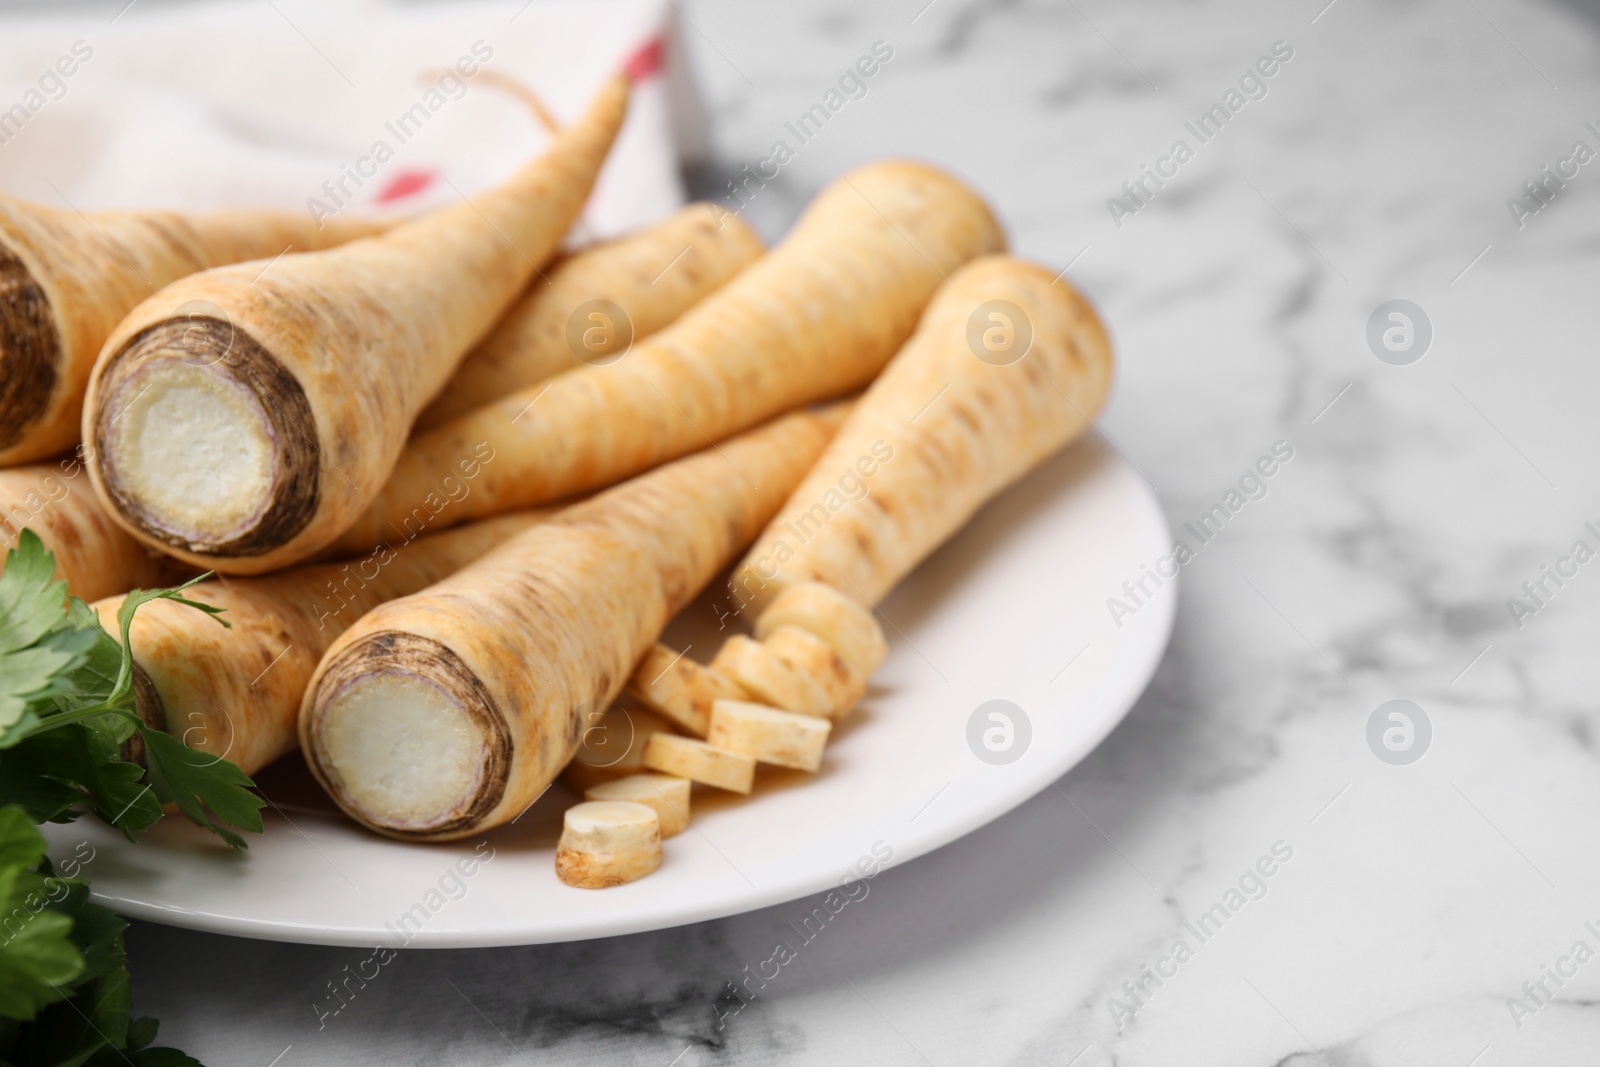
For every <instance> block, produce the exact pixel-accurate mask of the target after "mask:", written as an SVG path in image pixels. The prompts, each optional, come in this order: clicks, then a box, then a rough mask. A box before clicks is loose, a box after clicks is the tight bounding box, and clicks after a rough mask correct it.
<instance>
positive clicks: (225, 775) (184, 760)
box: [139, 724, 267, 848]
mask: <svg viewBox="0 0 1600 1067" xmlns="http://www.w3.org/2000/svg"><path fill="white" fill-rule="evenodd" d="M139 736H140V737H141V738H143V739H144V759H145V766H146V767H148V768H149V771H150V785H151V787H152V788H154V789H155V792H156V796H157V797H159V798H160V799H161V802H162V803H163V804H176V805H178V810H179V811H181V812H183V813H184V814H185V815H187V816H188V817H189V820H190V821H191V822H193V823H194V824H195V825H197V826H205V827H209V828H210V830H211V832H212V833H214V834H216V835H217V836H218V837H220V838H222V839H223V840H224V841H226V842H227V843H228V844H230V845H232V846H233V847H234V848H244V847H245V844H244V839H243V838H241V837H240V836H239V835H238V834H235V833H232V832H230V831H229V830H228V829H227V826H237V827H238V828H239V829H241V830H249V831H252V832H254V833H260V832H261V809H262V808H263V807H265V806H266V803H267V802H266V801H265V800H263V799H261V798H260V797H259V796H257V795H256V794H254V793H252V792H250V786H251V784H252V783H251V781H250V779H249V777H248V776H247V775H246V774H245V773H244V772H243V771H241V770H240V769H239V768H238V767H236V766H234V765H233V764H232V763H229V762H228V761H227V760H225V759H222V758H221V757H220V756H209V755H206V754H205V753H202V752H196V751H195V750H194V749H192V748H190V747H189V746H188V745H185V744H184V743H183V742H182V741H179V740H178V739H177V738H176V737H173V736H172V735H171V734H169V733H167V732H165V731H163V730H152V729H151V728H150V727H148V726H144V725H142V724H141V725H140V726H139ZM212 814H215V815H216V816H217V817H218V819H220V820H221V822H218V821H217V819H213V818H212V817H211V816H212ZM224 824H226V825H224Z"/></svg>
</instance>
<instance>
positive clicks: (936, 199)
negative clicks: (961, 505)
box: [339, 160, 1005, 551]
mask: <svg viewBox="0 0 1600 1067" xmlns="http://www.w3.org/2000/svg"><path fill="white" fill-rule="evenodd" d="M1004 247H1005V236H1004V234H1003V233H1002V232H1001V230H1000V227H999V224H998V223H997V222H995V219H994V216H993V215H992V214H991V212H990V211H989V208H988V207H987V206H986V205H985V204H984V203H983V201H982V200H981V199H979V197H978V196H977V195H976V194H975V193H973V192H972V191H971V190H970V189H968V188H967V187H966V186H965V185H963V184H962V183H961V182H960V181H958V180H957V179H955V178H954V177H952V176H950V175H948V174H946V173H944V172H943V171H940V170H937V169H936V168H934V167H931V166H927V165H924V164H921V163H912V162H906V161H896V160H891V161H887V162H880V163H873V164H871V165H869V166H865V167H861V168H858V169H856V170H854V171H852V172H850V173H849V174H847V175H845V176H844V177H842V178H840V179H839V180H838V181H836V182H834V183H833V184H832V185H830V186H829V187H828V188H827V189H825V190H823V191H822V193H820V194H819V195H818V196H817V198H816V199H815V201H813V202H812V204H811V206H810V207H808V208H807V209H806V212H805V214H804V215H802V216H801V218H800V221H799V222H798V223H796V224H795V227H794V229H793V230H792V231H791V232H790V234H789V235H788V236H787V237H785V238H784V240H783V241H782V242H780V243H779V244H778V246H777V247H776V248H774V249H773V250H772V251H771V252H769V253H768V254H767V255H765V256H763V257H762V258H761V259H759V260H757V261H756V262H755V263H753V264H751V265H750V266H749V267H747V268H745V269H744V270H743V271H741V272H740V273H739V274H738V275H736V276H735V277H734V278H733V280H732V281H730V282H728V284H726V285H724V286H723V287H722V288H721V289H718V290H717V291H716V292H715V293H712V294H711V295H710V296H709V297H707V298H706V299H705V300H703V301H701V302H700V303H699V304H697V305H695V306H694V307H693V308H691V309H690V310H689V311H688V312H686V313H685V314H684V315H683V317H682V318H680V319H678V320H677V321H676V322H674V323H673V324H672V325H671V326H668V327H667V328H665V329H663V330H662V331H661V332H660V333H658V334H656V335H655V336H654V337H651V338H649V339H647V340H645V341H643V342H640V343H638V344H635V345H634V347H633V350H632V351H631V352H629V353H628V355H627V356H626V357H625V358H623V359H621V360H619V361H618V362H617V363H615V364H613V365H611V366H602V367H587V366H586V367H580V368H577V369H575V370H570V371H567V372H565V373H563V374H560V375H557V376H556V377H554V378H551V379H550V380H549V381H548V382H544V383H542V384H538V385H533V386H529V387H528V388H526V389H523V390H520V391H518V392H516V393H514V394H512V395H510V396H507V397H506V398H505V399H503V400H500V401H498V402H496V403H494V404H490V405H488V406H485V407H481V408H478V409H476V410H474V411H471V412H469V413H467V414H465V415H462V416H460V417H458V418H455V419H452V420H450V421H448V422H444V423H441V424H439V425H438V426H435V427H433V428H432V429H430V430H428V431H427V432H425V433H422V434H418V435H417V436H416V437H414V438H412V440H411V442H410V443H409V444H408V446H407V447H406V450H405V451H404V452H403V453H402V454H401V456H400V458H399V460H398V462H397V463H396V465H395V468H394V471H393V474H392V475H391V477H390V479H389V481H388V483H387V484H386V485H385V486H384V487H383V490H382V492H381V493H380V494H378V496H376V497H375V498H374V500H373V502H372V505H371V506H370V507H369V508H368V509H367V510H366V513H365V514H363V515H362V516H360V517H359V518H358V519H356V520H355V521H354V522H353V523H352V524H351V525H350V527H349V529H348V530H346V532H345V534H344V535H343V537H342V538H341V540H340V542H339V543H340V545H341V548H343V549H345V550H349V551H359V550H360V548H361V547H362V546H364V545H367V544H371V543H372V541H373V540H374V539H375V538H379V537H381V536H383V532H384V531H385V530H388V529H389V528H390V527H391V525H392V524H396V523H399V522H402V521H403V520H404V517H405V516H406V515H408V514H409V513H410V512H411V511H412V510H413V509H414V508H416V507H417V505H418V502H419V501H420V500H422V499H423V497H424V496H425V495H426V494H427V493H428V492H429V491H430V490H432V488H433V487H434V486H436V485H438V483H439V481H440V479H441V478H442V477H444V476H445V475H447V474H448V473H449V472H450V471H451V470H452V469H454V467H455V466H456V464H458V463H460V462H461V461H462V460H463V459H464V458H466V457H469V456H471V455H472V454H473V450H474V449H478V448H481V447H487V448H488V449H490V450H492V451H493V453H494V455H495V457H496V458H495V461H494V463H493V464H490V465H488V466H486V467H485V470H484V474H483V476H482V477H481V478H480V479H479V480H478V482H477V483H476V485H475V487H474V490H473V492H472V494H471V495H470V496H468V497H466V498H465V499H464V500H461V501H460V502H459V503H455V504H452V505H451V506H449V507H448V508H446V509H445V511H444V514H443V516H441V517H440V518H441V521H446V522H452V523H453V522H465V521H467V520H469V519H472V518H476V517H481V516H484V515H493V514H495V513H497V512H499V511H504V510H508V509H510V508H516V507H531V506H533V505H535V504H539V503H544V502H548V501H551V500H559V499H562V498H563V497H566V496H569V495H571V494H573V493H578V492H583V491H586V490H589V489H594V488H598V487H600V486H604V485H610V484H612V483H614V482H617V481H619V480H621V479H623V478H627V477H631V476H633V475H635V474H638V473H639V472H641V471H644V470H648V469H650V468H651V467H654V466H656V465H658V464H660V463H664V462H666V461H668V460H671V459H675V458H677V457H679V456H683V455H686V454H688V453H689V452H692V451H696V450H698V449H701V448H704V447H705V446H706V443H707V441H708V440H709V441H720V440H721V439H723V438H724V437H727V436H728V435H729V434H732V433H736V432H738V431H740V430H743V429H746V428H748V427H750V426H753V425H757V424H759V423H761V422H763V421H765V420H767V419H770V418H772V417H774V416H775V415H777V414H779V413H780V412H783V411H788V410H792V409H793V408H795V407H797V406H798V405H801V404H806V403H811V402H814V401H818V400H825V399H828V398H830V397H836V396H843V395H845V394H848V393H850V392H852V391H854V390H856V389H860V388H861V387H863V386H865V385H866V384H867V383H868V382H870V381H871V380H872V379H873V378H874V377H875V376H876V375H877V373H878V372H879V371H880V370H881V369H882V368H883V366H884V364H885V363H887V362H888V361H889V359H890V357H891V356H893V355H894V353H895V351H896V350H897V349H898V348H899V347H900V345H901V343H902V342H903V341H904V340H905V339H906V338H907V337H909V336H910V335H911V332H912V330H913V329H914V328H915V327H916V324H917V319H918V316H919V315H920V314H921V313H922V309H923V307H925V306H926V304H927V302H928V301H929V300H930V299H931V298H932V296H933V293H934V291H935V290H936V289H937V288H938V287H939V284H940V283H941V282H942V281H943V279H944V275H945V274H948V273H950V272H952V271H954V270H955V269H956V268H958V267H959V266H960V265H961V264H963V263H965V262H966V261H967V260H969V259H971V258H973V257H974V256H978V255H982V254H984V253H987V252H994V251H998V250H1000V249H1003V248H1004Z"/></svg>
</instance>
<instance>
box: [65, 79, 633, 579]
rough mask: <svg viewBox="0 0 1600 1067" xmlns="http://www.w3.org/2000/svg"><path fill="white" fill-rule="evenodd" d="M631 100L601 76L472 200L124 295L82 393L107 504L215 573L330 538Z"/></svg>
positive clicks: (555, 237) (546, 244) (571, 196)
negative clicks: (582, 103)
mask: <svg viewBox="0 0 1600 1067" xmlns="http://www.w3.org/2000/svg"><path fill="white" fill-rule="evenodd" d="M627 101H628V83H627V81H626V80H625V79H622V78H618V79H616V80H615V81H613V82H611V83H609V84H608V85H607V86H606V87H605V88H603V89H602V90H601V91H600V93H599V95H598V97H597V98H596V100H595V102H594V103H593V104H592V105H591V106H590V108H589V110H588V112H587V113H586V114H585V115H584V116H582V117H581V118H580V119H578V120H577V121H576V122H574V123H573V124H572V125H571V126H569V127H567V128H566V129H563V130H562V131H561V132H559V133H558V134H556V135H555V137H554V138H553V140H552V142H551V145H550V147H549V150H548V151H546V152H545V153H544V155H543V156H541V157H540V158H538V159H536V160H534V161H533V162H531V163H529V164H528V165H527V166H525V167H523V168H522V169H521V170H519V171H518V172H517V173H516V174H514V175H512V176H511V178H509V179H508V180H507V181H506V182H505V183H503V184H502V185H500V186H499V187H498V188H496V189H493V190H491V191H489V192H487V193H484V194H483V195H481V196H479V197H477V198H475V199H474V200H472V201H469V202H466V203H462V204H457V205H453V206H451V207H448V208H444V209H441V210H439V211H436V212H433V213H431V214H428V215H425V216H423V217H421V218H418V219H414V220H411V221H409V222H405V223H402V224H400V225H398V226H395V227H394V228H393V229H391V230H389V231H388V232H386V233H384V234H382V235H380V236H377V237H372V238H368V239H366V240H361V241H353V242H351V243H350V244H347V245H345V246H343V247H340V248H336V249H331V250H328V251H325V252H311V253H303V254H299V255H288V256H284V257H283V258H282V259H281V260H279V261H277V262H275V263H270V264H261V263H251V264H245V265H240V266H234V267H223V268H219V269H216V270H211V271H207V272H205V273H203V274H197V275H193V276H191V277H189V278H186V279H183V280H181V281H178V282H175V283H174V284H172V285H170V286H168V287H167V288H166V289H164V290H162V291H161V292H160V293H159V294H157V295H156V296H154V297H151V298H150V299H149V300H146V301H145V302H144V303H143V304H141V305H140V306H139V307H138V308H136V309H134V311H133V312H132V314H130V315H129V316H128V317H127V318H126V319H125V320H123V322H122V324H121V325H120V326H118V327H117V329H116V331H115V332H114V333H113V334H112V336H111V337H110V338H109V339H108V340H107V341H106V344H105V348H104V350H103V351H102V353H101V356H100V360H99V362H98V363H97V364H96V366H95V371H94V374H93V376H92V378H91V381H90V384H89V393H88V396H87V398H86V400H85V409H84V438H85V440H86V441H88V442H91V443H92V445H93V452H92V453H91V461H90V473H91V475H92V476H93V478H94V481H95V488H96V490H97V491H98V492H99V493H100V495H101V499H102V501H103V502H104V503H105V504H106V505H107V507H108V508H109V510H110V511H111V512H112V514H113V516H114V517H115V518H116V520H117V521H118V522H119V523H121V524H122V525H123V526H124V527H125V528H126V529H127V530H129V532H131V533H132V534H133V535H134V536H135V537H138V538H139V539H140V540H142V541H144V542H145V543H147V544H150V545H152V546H155V547H157V548H160V549H162V550H163V551H166V552H168V553H170V554H172V555H175V556H177V557H179V558H180V559H184V560H187V561H189V562H191V563H194V564H196V565H198V566H207V567H213V568H215V569H217V570H220V571H224V572H227V573H231V574H259V573H261V572H264V571H268V570H274V569H277V568H280V567H284V566H288V565H291V564H294V563H297V562H300V561H302V560H304V559H307V558H308V557H310V556H311V555H313V554H314V553H316V552H317V551H318V550H319V549H321V548H323V547H324V546H326V545H327V544H328V543H329V542H330V541H331V540H332V539H333V538H335V537H337V536H338V535H339V533H340V532H341V531H343V530H344V528H345V527H346V526H348V525H349V523H350V522H351V521H352V520H353V519H355V517H356V516H358V515H359V514H361V512H362V511H363V510H364V509H365V508H366V507H367V505H368V504H369V503H370V502H371V500H372V498H373V497H374V496H375V495H376V494H377V492H378V490H379V489H380V488H381V487H382V486H383V484H384V481H385V480H386V479H387V478H388V476H389V472H390V469H391V467H392V466H393V465H394V461H395V457H396V456H397V455H398V454H399V451H400V449H401V446H403V445H404V444H405V439H406V436H407V434H408V433H409V432H410V429H411V422H412V420H413V419H414V418H415V417H416V416H417V414H418V413H419V412H420V411H421V410H422V408H423V407H424V406H425V405H426V404H427V402H428V401H429V399H430V398H431V397H432V396H433V395H434V394H435V393H436V392H438V390H439V389H440V388H441V387H442V386H443V385H444V383H445V381H446V379H448V378H449V376H450V374H451V372H452V371H453V370H454V369H455V366H456V364H457V363H458V362H459V361H460V359H461V358H462V356H463V355H464V354H465V353H466V352H467V351H468V350H469V349H470V348H471V347H472V346H473V345H475V344H476V343H477V342H478V341H479V340H481V339H482V338H483V337H484V335H485V334H487V333H488V332H489V330H490V329H491V328H492V327H493V326H494V324H495V321H496V320H497V319H498V318H499V317H500V315H501V314H502V313H503V312H504V310H505V308H506V307H507V305H509V304H510V303H511V302H512V300H514V299H515V298H516V296H517V295H518V294H519V293H520V292H522V290H523V289H524V288H525V287H526V285H527V281H528V279H529V277H531V276H532V274H533V272H534V270H535V264H537V263H539V262H542V261H543V260H545V259H546V258H547V257H548V256H549V255H550V253H551V252H552V251H554V250H555V247H556V245H557V244H558V243H559V242H560V240H561V238H562V236H563V235H564V234H565V233H566V231H567V229H568V227H569V226H570V225H571V224H572V221H573V220H574V219H575V218H576V217H577V215H578V213H579V211H580V210H581V209H582V207H583V203H584V201H585V199H587V197H588V195H589V191H590V189H591V188H592V187H593V185H594V180H595V176H596V175H597V174H598V173H599V170H600V166H601V164H602V163H603V162H604V161H605V158H606V154H607V152H608V151H609V149H610V147H611V142H612V140H613V138H614V137H615V136H616V133H617V129H618V127H619V126H620V125H621V123H622V118H623V114H624V112H625V111H626V109H627ZM182 307H190V308H193V307H208V308H211V309H212V310H211V311H210V312H209V313H207V314H203V315H201V316H200V317H198V318H187V317H184V316H183V315H182V314H180V313H176V312H175V309H176V308H182ZM463 458H464V457H463ZM448 473H449V474H450V475H451V476H454V475H455V469H454V467H452V470H451V471H450V472H448ZM438 485H439V483H435V484H433V485H430V486H429V487H428V488H427V490H425V491H424V492H423V493H421V494H418V496H417V497H416V498H415V499H412V500H409V501H408V502H407V507H406V511H407V512H409V511H410V510H411V508H413V507H416V506H417V505H418V504H419V503H421V502H422V500H423V499H424V498H425V497H427V496H428V495H429V494H430V493H434V492H436V491H437V489H438ZM480 491H481V490H480ZM473 495H476V492H475V493H474V494H473ZM498 510H502V511H504V510H509V509H505V508H501V509H498ZM387 535H388V531H384V532H383V533H381V534H380V535H379V536H376V537H374V538H373V539H372V540H371V541H369V542H368V543H367V545H365V546H363V547H364V548H365V547H370V546H372V545H375V544H377V543H379V542H380V541H381V540H382V539H383V537H384V536H387Z"/></svg>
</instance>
